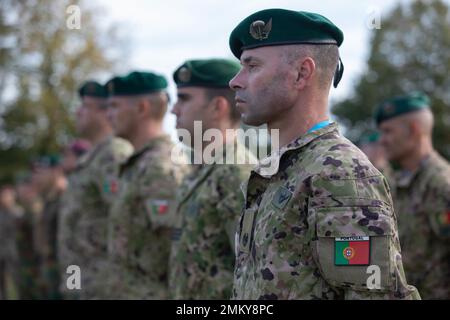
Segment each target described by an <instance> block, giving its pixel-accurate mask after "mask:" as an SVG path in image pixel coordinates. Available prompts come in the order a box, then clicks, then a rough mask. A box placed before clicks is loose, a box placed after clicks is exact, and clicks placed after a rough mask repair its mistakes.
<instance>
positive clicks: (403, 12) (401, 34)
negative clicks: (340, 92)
mask: <svg viewBox="0 0 450 320" xmlns="http://www.w3.org/2000/svg"><path fill="white" fill-rule="evenodd" d="M381 22H382V24H381V29H378V30H373V35H372V38H371V42H370V46H371V49H370V54H369V59H368V62H367V70H366V71H365V72H364V73H363V74H362V75H361V77H360V78H359V79H358V80H357V82H356V85H355V88H354V92H353V94H352V96H351V97H350V98H348V99H345V100H343V101H339V102H337V103H336V104H335V105H334V106H333V107H332V112H333V114H334V115H336V116H337V118H338V119H339V121H341V122H342V123H343V124H344V126H345V127H346V130H347V132H346V135H347V136H348V138H349V139H351V140H352V141H354V142H359V139H360V138H361V137H362V136H364V135H365V134H366V133H367V132H370V131H372V130H373V128H374V123H373V120H372V115H373V112H374V109H375V108H376V106H377V105H378V104H379V103H381V102H382V101H383V100H385V99H387V98H390V97H393V96H397V95H402V94H406V93H409V92H411V91H414V90H419V91H423V92H425V93H427V94H428V95H429V96H430V98H431V101H432V110H433V112H434V114H435V120H436V121H435V122H436V124H435V129H434V134H433V139H434V144H435V148H436V149H438V150H439V152H440V153H441V154H442V155H444V156H445V157H446V158H447V159H450V90H449V88H450V77H449V76H448V72H449V70H450V15H449V7H448V6H447V5H446V4H445V3H444V2H443V1H441V0H431V1H423V0H415V1H413V2H409V3H406V4H398V5H397V6H396V7H395V8H394V9H393V10H392V11H391V12H390V13H388V14H387V15H386V16H383V17H382V20H381Z"/></svg>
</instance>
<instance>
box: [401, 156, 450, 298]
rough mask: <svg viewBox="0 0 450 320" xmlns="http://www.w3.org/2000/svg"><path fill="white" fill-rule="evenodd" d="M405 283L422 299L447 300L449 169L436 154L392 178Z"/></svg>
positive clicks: (449, 290)
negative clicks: (414, 287)
mask: <svg viewBox="0 0 450 320" xmlns="http://www.w3.org/2000/svg"><path fill="white" fill-rule="evenodd" d="M393 199H394V205H395V209H396V210H395V211H396V212H397V215H398V229H399V235H400V244H401V246H402V256H403V265H404V267H405V272H406V278H407V280H408V282H409V283H411V284H412V285H414V286H416V287H417V289H418V290H419V292H420V294H421V296H422V298H423V299H447V300H448V299H450V165H449V163H448V162H447V161H446V160H445V159H444V158H442V157H441V156H440V155H439V154H437V153H436V152H433V153H432V154H431V155H430V156H429V157H427V158H426V159H425V160H424V161H422V163H421V165H420V167H419V168H418V169H417V170H416V171H415V172H414V173H409V174H406V175H400V174H398V175H396V179H395V188H393Z"/></svg>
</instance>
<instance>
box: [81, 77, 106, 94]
mask: <svg viewBox="0 0 450 320" xmlns="http://www.w3.org/2000/svg"><path fill="white" fill-rule="evenodd" d="M78 93H79V95H80V97H84V96H89V97H94V98H106V97H107V96H108V92H107V91H106V88H105V87H104V86H102V85H101V84H100V83H98V82H96V81H87V82H85V83H84V84H83V85H82V86H81V87H80V89H78Z"/></svg>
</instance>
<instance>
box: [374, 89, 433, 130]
mask: <svg viewBox="0 0 450 320" xmlns="http://www.w3.org/2000/svg"><path fill="white" fill-rule="evenodd" d="M429 107H430V99H429V98H428V96H427V95H425V94H423V93H420V92H414V93H412V94H409V95H407V96H401V97H395V98H392V99H389V100H386V101H384V102H383V103H381V104H380V105H379V106H378V107H377V109H376V111H375V121H376V123H377V125H379V124H380V123H381V122H383V121H385V120H388V119H391V118H394V117H397V116H399V115H402V114H405V113H409V112H413V111H417V110H422V109H427V108H429Z"/></svg>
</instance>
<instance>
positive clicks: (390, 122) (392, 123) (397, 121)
mask: <svg viewBox="0 0 450 320" xmlns="http://www.w3.org/2000/svg"><path fill="white" fill-rule="evenodd" d="M403 124H404V119H402V118H401V117H394V118H391V119H387V120H384V121H383V122H382V123H380V129H381V130H386V129H396V128H399V127H401V126H402V125H403Z"/></svg>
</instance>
